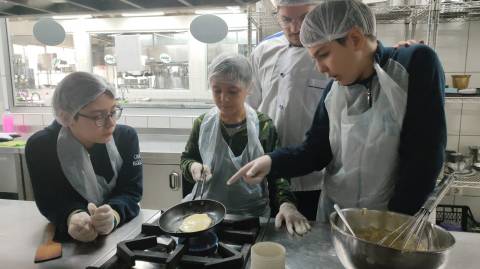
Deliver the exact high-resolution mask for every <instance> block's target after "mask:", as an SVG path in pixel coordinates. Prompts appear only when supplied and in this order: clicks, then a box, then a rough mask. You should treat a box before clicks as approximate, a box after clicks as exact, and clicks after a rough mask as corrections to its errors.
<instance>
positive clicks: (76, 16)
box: [52, 15, 92, 20]
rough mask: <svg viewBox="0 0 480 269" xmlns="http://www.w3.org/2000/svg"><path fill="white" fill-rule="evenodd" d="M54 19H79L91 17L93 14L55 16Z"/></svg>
mask: <svg viewBox="0 0 480 269" xmlns="http://www.w3.org/2000/svg"><path fill="white" fill-rule="evenodd" d="M52 18H53V19H54V20H77V19H91V18H92V15H61V16H53V17H52Z"/></svg>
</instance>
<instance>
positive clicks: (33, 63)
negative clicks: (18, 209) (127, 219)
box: [0, 0, 480, 218]
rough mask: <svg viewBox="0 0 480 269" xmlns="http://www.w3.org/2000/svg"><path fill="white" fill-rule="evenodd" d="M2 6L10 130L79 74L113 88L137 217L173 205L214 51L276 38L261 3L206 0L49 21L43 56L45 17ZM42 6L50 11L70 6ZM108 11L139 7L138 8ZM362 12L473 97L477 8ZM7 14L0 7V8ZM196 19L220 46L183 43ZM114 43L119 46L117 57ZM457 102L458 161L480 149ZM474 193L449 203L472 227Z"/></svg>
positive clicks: (15, 187) (398, 6)
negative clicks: (58, 33)
mask: <svg viewBox="0 0 480 269" xmlns="http://www.w3.org/2000/svg"><path fill="white" fill-rule="evenodd" d="M3 2H4V3H3ZM3 2H2V3H1V4H0V15H2V14H3V15H5V18H0V42H1V44H2V46H1V50H0V88H1V91H0V109H2V111H3V110H4V109H9V110H10V112H11V114H12V115H13V118H14V122H15V126H16V131H18V132H21V133H27V134H28V133H31V132H33V131H34V130H37V129H39V128H41V127H43V126H47V125H49V124H50V123H51V122H52V120H53V117H52V113H51V108H50V102H51V97H52V94H53V90H54V87H55V85H56V84H57V83H58V82H59V81H60V80H61V79H62V78H63V77H64V76H65V75H66V74H68V73H69V72H72V71H88V72H94V73H96V74H99V75H102V76H104V77H106V78H107V79H108V80H109V81H110V82H111V83H112V84H114V85H115V86H116V89H117V96H118V98H119V103H122V104H123V105H124V106H125V110H124V115H123V116H122V118H121V119H120V121H119V123H125V124H128V125H130V126H133V127H135V128H137V129H138V130H139V133H140V140H141V143H143V145H141V147H142V155H143V158H144V161H145V164H146V165H145V183H146V185H147V187H145V191H146V193H145V201H144V205H145V206H146V207H156V208H165V207H167V206H169V205H171V204H174V203H176V201H177V200H179V199H180V198H181V195H182V194H181V185H182V184H181V183H180V181H181V176H180V172H179V168H178V162H179V153H180V152H181V150H182V149H183V146H184V142H185V141H186V139H187V135H188V133H189V129H190V128H191V126H192V122H193V120H194V119H195V118H196V117H197V116H198V115H200V114H201V113H203V112H205V111H206V110H207V109H208V108H210V107H211V106H213V103H212V101H211V95H210V92H209V89H208V87H207V79H206V71H207V66H208V63H209V62H210V61H211V60H212V59H213V57H215V56H216V55H218V54H219V53H222V52H235V53H241V54H244V55H248V54H249V52H250V51H251V50H252V49H253V48H254V47H255V45H256V44H257V43H258V42H259V41H261V40H262V39H263V38H264V37H266V36H268V35H270V34H273V33H275V32H277V31H279V30H280V29H279V28H278V26H277V25H276V22H275V19H274V18H273V16H272V15H271V13H272V5H271V3H270V1H268V0H262V1H215V2H216V3H217V2H218V3H219V4H218V5H214V6H210V7H209V10H205V9H202V10H200V9H198V10H197V9H194V8H192V7H187V8H182V9H175V8H171V7H170V8H168V7H166V8H165V9H160V10H159V11H161V12H163V14H159V13H157V15H153V14H150V15H148V14H147V15H148V16H143V15H144V14H140V13H139V12H140V11H145V10H135V12H136V13H134V14H131V13H122V12H121V11H122V8H118V9H114V10H110V11H102V10H103V9H100V11H98V9H97V11H95V12H91V11H92V10H95V9H91V10H89V11H90V12H87V11H84V12H81V13H82V14H83V15H81V16H79V15H75V16H71V17H65V16H63V17H59V16H54V17H53V19H54V20H55V21H57V22H58V23H60V24H61V25H62V26H63V28H64V29H65V32H66V38H65V41H64V42H63V43H61V44H60V45H57V46H46V45H43V44H41V43H40V42H39V41H37V40H36V39H35V37H34V36H33V34H32V33H33V27H34V25H35V23H36V22H37V20H38V19H39V18H44V17H51V15H52V14H44V13H46V12H45V11H47V12H48V11H52V10H54V9H53V8H52V9H49V8H48V7H42V8H40V7H38V6H35V4H34V3H33V2H35V1H28V2H29V3H31V4H30V5H31V6H30V7H29V6H28V5H20V4H19V2H22V1H3ZM40 2H42V1H40ZM46 2H48V1H46ZM51 2H55V3H57V4H59V5H60V4H62V3H64V4H68V2H70V1H51ZM110 2H114V1H110ZM119 2H122V3H124V2H127V3H137V4H136V6H139V5H140V3H144V2H146V1H133V0H130V1H119ZM160 2H161V1H160ZM165 2H170V1H165ZM179 2H181V1H179ZM230 2H231V3H230ZM365 2H369V3H370V4H371V5H372V8H373V9H374V10H375V12H376V13H377V20H378V21H377V36H378V38H379V39H380V40H381V41H382V42H383V43H384V45H387V46H390V45H393V44H395V43H397V42H398V41H400V40H407V39H416V40H425V41H426V42H428V44H429V45H430V46H431V47H433V48H434V49H435V50H436V51H437V53H438V55H439V57H440V59H441V62H442V63H443V66H444V69H445V75H446V80H447V84H448V85H449V87H453V85H452V79H451V75H454V74H456V75H457V74H459V75H462V74H468V75H471V77H470V81H469V86H468V88H471V89H475V88H480V49H479V48H480V46H479V44H480V1H469V0H468V1H437V0H432V1H427V0H399V1H398V0H388V1H376V0H373V1H365ZM232 3H233V4H235V3H236V4H238V3H244V5H240V6H231V5H233V4H232ZM8 4H11V6H5V5H8ZM16 4H18V5H16ZM134 6H135V5H133V7H134ZM20 7H22V8H20ZM29 8H30V9H29ZM147 10H148V8H147ZM33 11H35V12H33ZM50 13H56V12H54V11H52V12H50ZM67 13H74V12H67ZM75 13H78V12H75ZM205 13H215V14H216V15H218V16H219V17H220V18H222V19H224V21H225V22H226V24H227V25H228V29H229V31H228V34H227V37H226V38H225V39H224V40H222V41H221V42H218V43H215V44H208V45H207V44H204V43H201V42H199V41H197V40H196V39H195V38H193V36H192V34H191V33H190V31H189V26H190V22H191V21H192V20H193V19H194V18H195V17H197V16H198V15H200V14H205ZM32 14H36V15H32ZM53 15H55V14H53ZM56 15H58V14H56ZM70 15H71V14H70ZM125 44H129V47H128V49H125ZM477 92H478V91H477ZM460 93H462V92H460ZM463 93H469V94H468V95H467V94H458V92H457V94H453V95H450V96H448V97H447V99H446V103H445V108H446V113H447V127H448V145H447V148H448V149H450V150H455V151H460V152H463V153H467V152H468V146H472V145H480V124H479V123H480V98H479V97H477V96H478V95H476V94H470V93H472V92H471V91H470V92H463ZM473 93H474V92H473ZM12 152H13V151H12ZM19 153H20V155H19V156H20V157H18V156H17V155H12V154H11V152H10V153H6V151H0V169H1V171H2V174H4V172H3V171H7V170H8V173H5V174H4V175H5V176H4V175H2V178H14V180H10V181H9V182H10V183H8V184H6V183H2V184H0V186H1V188H2V189H0V193H2V192H4V193H16V194H18V197H19V198H26V199H33V196H32V194H31V190H29V189H28V188H29V187H28V172H27V171H26V169H25V164H24V157H23V155H22V153H21V150H20V151H19ZM12 167H15V169H12ZM19 177H20V178H22V180H20V181H19V180H18V178H19ZM158 178H161V179H162V180H161V181H159V180H157V179H158ZM19 182H21V183H19ZM26 182H27V183H26ZM172 185H173V187H172ZM5 186H7V187H5ZM164 188H165V189H170V190H171V193H170V194H168V195H165V196H163V197H162V199H163V200H162V201H158V199H160V198H158V195H156V191H155V190H158V189H164ZM479 189H480V187H478V186H475V188H473V187H472V188H470V189H465V190H463V189H459V190H458V192H457V194H458V197H462V198H458V199H457V202H458V201H463V202H464V203H467V204H469V205H470V206H471V208H472V209H473V211H474V215H476V216H477V218H480V192H477V191H476V190H479ZM149 191H151V192H152V193H149ZM465 197H466V198H465ZM452 199H453V198H452ZM462 199H463V200H462ZM465 199H466V200H465ZM469 199H470V200H469ZM451 202H452V203H454V202H455V201H451Z"/></svg>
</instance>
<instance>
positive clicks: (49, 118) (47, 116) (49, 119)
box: [42, 114, 55, 126]
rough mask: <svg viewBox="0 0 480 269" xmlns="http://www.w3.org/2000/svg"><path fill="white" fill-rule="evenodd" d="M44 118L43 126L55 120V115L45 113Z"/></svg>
mask: <svg viewBox="0 0 480 269" xmlns="http://www.w3.org/2000/svg"><path fill="white" fill-rule="evenodd" d="M42 119H43V126H48V125H50V124H51V123H52V122H53V120H54V119H55V117H54V116H53V115H52V114H43V115H42Z"/></svg>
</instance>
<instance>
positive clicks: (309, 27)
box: [300, 0, 376, 48]
mask: <svg viewBox="0 0 480 269" xmlns="http://www.w3.org/2000/svg"><path fill="white" fill-rule="evenodd" d="M355 26H356V27H358V28H359V29H360V30H361V31H362V32H363V34H365V35H371V36H375V34H376V29H375V27H376V26H375V15H374V14H373V12H372V10H370V8H369V7H368V6H367V5H365V4H364V3H362V2H361V1H359V0H324V1H323V2H322V3H321V4H319V5H318V6H316V7H315V8H314V9H313V10H312V11H310V12H309V13H308V14H307V16H306V17H305V19H304V20H303V23H302V28H301V30H300V41H301V42H302V44H303V46H305V47H307V48H308V47H313V46H316V45H319V44H323V43H326V42H329V41H333V40H335V39H338V38H342V37H345V36H346V35H347V33H348V31H350V30H351V29H352V28H353V27H355Z"/></svg>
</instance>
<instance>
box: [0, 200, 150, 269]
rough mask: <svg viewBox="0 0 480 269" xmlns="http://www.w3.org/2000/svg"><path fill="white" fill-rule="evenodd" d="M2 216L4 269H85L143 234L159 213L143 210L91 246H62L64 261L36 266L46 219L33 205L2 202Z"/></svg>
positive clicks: (0, 252)
mask: <svg viewBox="0 0 480 269" xmlns="http://www.w3.org/2000/svg"><path fill="white" fill-rule="evenodd" d="M0 212H1V214H2V216H1V218H0V267H1V268H12V269H13V268H21V269H31V268H49V269H55V268H59V269H60V268H62V269H65V268H69V269H75V268H79V269H80V268H81V269H84V268H86V267H87V266H89V265H90V264H92V263H94V262H95V261H96V260H98V259H101V258H102V257H103V256H104V255H106V253H109V252H110V251H111V250H112V249H115V248H116V245H117V243H118V242H120V241H123V240H127V239H131V238H133V237H134V236H136V235H137V234H138V233H140V229H141V224H142V223H144V222H146V221H147V220H148V219H150V218H151V217H152V216H153V215H154V214H155V213H157V212H158V211H156V210H149V209H142V210H141V212H140V214H139V215H138V216H137V217H136V218H135V219H133V220H131V221H130V222H128V223H126V224H124V225H122V226H121V227H119V228H118V229H116V230H115V231H114V232H113V233H112V234H110V235H108V236H106V237H101V238H99V239H97V240H96V241H94V242H92V243H75V242H68V243H62V257H61V258H59V259H56V260H51V261H47V262H43V263H37V264H36V263H34V262H33V260H34V256H35V251H36V248H37V246H38V245H39V244H40V243H41V242H42V240H43V236H44V231H45V228H46V226H47V223H48V221H47V219H45V218H44V217H43V216H42V215H41V214H40V212H39V211H38V209H37V207H36V205H35V203H34V202H31V201H18V200H2V199H0Z"/></svg>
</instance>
